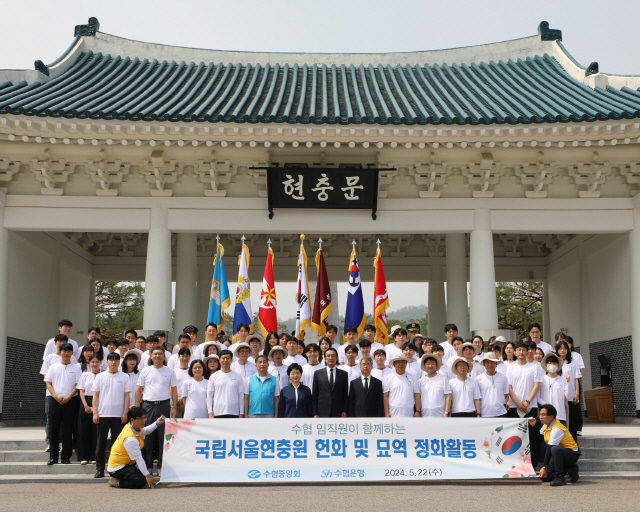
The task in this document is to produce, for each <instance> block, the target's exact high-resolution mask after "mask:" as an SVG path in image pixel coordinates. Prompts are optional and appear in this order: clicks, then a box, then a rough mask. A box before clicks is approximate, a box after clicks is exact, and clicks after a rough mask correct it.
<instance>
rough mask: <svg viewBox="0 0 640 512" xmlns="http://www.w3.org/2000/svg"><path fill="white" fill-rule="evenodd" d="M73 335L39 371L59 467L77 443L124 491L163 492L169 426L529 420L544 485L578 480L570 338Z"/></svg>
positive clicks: (371, 333)
mask: <svg viewBox="0 0 640 512" xmlns="http://www.w3.org/2000/svg"><path fill="white" fill-rule="evenodd" d="M71 328H72V324H71V322H70V321H69V320H61V321H60V322H59V324H58V330H59V334H58V335H57V336H55V337H54V338H52V339H51V340H49V342H47V345H46V347H45V353H44V361H43V364H42V370H41V373H42V375H44V380H45V383H46V387H47V397H46V427H45V428H46V433H47V441H48V446H49V448H48V450H49V452H50V458H49V464H56V463H58V459H59V458H60V462H62V463H63V464H69V463H70V459H71V455H72V445H73V442H74V440H75V442H76V452H77V457H78V461H79V462H80V463H81V464H89V463H93V464H95V465H96V473H95V477H96V478H102V477H104V476H105V469H106V471H107V472H108V473H109V474H110V475H111V477H112V478H111V480H110V481H109V483H110V485H113V486H120V487H130V488H140V487H143V486H145V485H149V486H153V485H154V482H155V479H154V477H153V476H152V475H151V472H152V470H153V464H154V461H157V473H156V477H157V476H159V474H160V471H161V467H162V451H163V450H162V445H163V443H162V439H163V435H164V425H163V423H164V419H165V418H168V417H172V418H176V417H177V418H180V417H185V418H310V417H314V418H330V417H342V418H345V417H387V418H394V417H444V418H450V417H460V418H466V417H473V418H495V417H514V418H515V417H521V418H529V425H530V426H529V439H530V448H531V462H532V464H533V466H534V467H536V466H537V465H538V463H539V462H543V467H542V468H541V471H540V476H541V478H543V479H544V480H548V481H551V482H552V485H563V484H564V483H565V474H567V475H569V478H570V480H571V481H575V480H577V478H578V469H577V464H576V462H577V459H578V457H579V454H580V451H579V448H578V445H577V443H576V440H577V437H578V435H579V433H580V430H581V428H582V426H581V418H582V415H581V412H580V405H579V379H580V377H581V374H580V369H581V368H584V364H583V362H582V358H581V357H580V354H579V353H577V352H575V351H573V340H571V338H570V337H569V336H565V335H564V334H563V333H558V334H557V335H556V339H555V346H554V347H552V346H551V345H549V344H547V343H545V342H544V341H542V340H541V334H542V333H541V328H540V325H538V324H536V323H534V324H532V325H531V326H529V330H528V331H529V336H527V337H526V338H524V339H522V340H521V341H519V342H517V343H512V342H507V341H506V340H505V339H504V338H503V337H501V336H498V337H492V338H491V339H489V340H488V346H487V348H486V351H485V340H484V339H483V338H482V337H480V336H475V337H473V338H472V339H469V340H466V341H465V340H464V339H463V338H461V337H459V336H458V332H457V331H458V329H457V327H456V326H455V325H454V324H447V325H446V326H445V329H444V334H445V336H446V340H444V341H442V342H440V343H439V342H437V341H436V340H434V339H431V338H427V337H424V336H422V335H421V334H420V326H419V325H418V324H415V323H412V324H409V325H407V326H406V328H403V327H402V326H399V325H396V326H393V327H392V328H391V331H390V335H389V344H388V345H382V344H380V343H378V342H376V341H375V333H376V329H375V327H374V326H373V325H367V326H365V328H364V332H363V336H362V338H361V339H359V333H358V329H357V328H356V327H354V326H349V327H347V328H346V329H345V339H346V342H345V343H344V344H341V345H338V344H337V343H335V338H336V337H337V334H338V329H337V327H335V326H333V325H331V326H329V327H328V329H327V335H326V336H322V337H320V338H319V340H318V343H310V344H306V345H305V343H304V342H303V341H300V340H298V339H296V338H295V337H293V336H290V335H288V334H286V333H285V334H278V333H277V332H270V333H268V335H267V336H266V339H265V338H263V337H262V336H261V335H259V334H255V333H253V334H252V333H250V326H249V325H247V324H240V325H239V326H238V328H237V333H236V334H237V341H236V342H235V343H232V344H230V343H225V340H224V339H223V336H221V335H220V333H219V332H218V328H217V326H216V325H215V324H213V323H210V324H209V325H207V327H206V330H205V340H204V342H203V343H200V344H198V343H197V338H198V333H199V331H198V329H197V328H196V327H195V326H187V327H185V328H184V329H183V332H182V334H180V335H179V337H178V340H177V344H176V346H175V347H174V349H173V353H172V352H169V351H168V350H167V349H166V348H165V333H164V332H162V331H157V332H155V333H154V334H153V335H151V336H148V337H146V338H144V337H141V336H138V334H137V333H136V332H135V331H134V330H133V329H130V330H128V331H126V332H125V336H124V338H122V339H120V340H118V341H117V342H114V341H107V342H106V343H105V344H104V346H103V345H102V343H101V341H100V338H101V333H100V330H99V329H98V328H95V327H92V328H91V329H90V330H89V334H88V342H87V343H86V344H85V345H84V346H83V347H79V345H78V344H77V343H76V342H75V341H74V340H72V339H70V338H69V337H68V336H69V334H70V331H71ZM145 349H146V351H145ZM109 433H110V434H111V439H112V441H113V445H112V447H111V452H110V458H109V460H108V463H107V464H106V465H105V450H106V444H107V438H108V435H109ZM143 438H144V439H143ZM60 440H61V441H62V451H61V452H60V450H59V442H60ZM570 440H571V441H570ZM544 450H546V452H545V453H543V451H544Z"/></svg>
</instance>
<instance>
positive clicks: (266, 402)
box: [244, 356, 280, 418]
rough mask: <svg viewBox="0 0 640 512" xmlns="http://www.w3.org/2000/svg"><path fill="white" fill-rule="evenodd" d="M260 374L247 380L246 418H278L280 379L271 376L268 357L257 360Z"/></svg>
mask: <svg viewBox="0 0 640 512" xmlns="http://www.w3.org/2000/svg"><path fill="white" fill-rule="evenodd" d="M255 364H256V369H257V370H258V373H256V374H254V375H251V376H250V377H247V378H246V379H245V384H244V416H245V418H277V417H278V402H279V401H280V382H279V379H277V378H275V377H274V376H273V375H271V374H270V373H269V372H268V370H269V359H268V358H267V356H258V357H257V358H256V363H255Z"/></svg>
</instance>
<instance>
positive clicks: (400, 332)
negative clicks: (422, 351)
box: [384, 325, 407, 367]
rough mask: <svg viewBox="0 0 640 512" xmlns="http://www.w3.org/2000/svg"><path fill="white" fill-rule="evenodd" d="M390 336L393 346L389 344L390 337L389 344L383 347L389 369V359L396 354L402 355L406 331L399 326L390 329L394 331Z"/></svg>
mask: <svg viewBox="0 0 640 512" xmlns="http://www.w3.org/2000/svg"><path fill="white" fill-rule="evenodd" d="M394 328H395V330H393V332H392V334H391V336H393V344H391V337H390V340H389V344H388V345H387V346H386V347H384V349H385V351H386V353H387V366H389V367H391V359H393V358H394V356H395V355H396V354H402V347H403V346H404V344H405V343H406V342H407V331H406V329H403V328H402V327H400V326H399V325H397V326H394V327H392V329H394Z"/></svg>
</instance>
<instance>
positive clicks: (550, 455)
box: [529, 404, 582, 487]
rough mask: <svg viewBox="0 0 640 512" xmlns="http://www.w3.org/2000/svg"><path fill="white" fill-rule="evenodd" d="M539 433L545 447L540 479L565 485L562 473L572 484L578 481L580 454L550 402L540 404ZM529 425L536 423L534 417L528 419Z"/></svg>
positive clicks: (553, 483) (555, 485) (556, 484)
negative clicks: (540, 426)
mask: <svg viewBox="0 0 640 512" xmlns="http://www.w3.org/2000/svg"><path fill="white" fill-rule="evenodd" d="M539 409H540V422H541V423H542V428H541V429H540V435H541V436H542V438H543V439H544V442H545V444H546V445H547V449H546V452H545V456H544V462H543V463H542V468H541V469H540V479H541V480H542V481H543V482H551V486H552V487H557V486H561V485H565V484H566V481H565V479H564V475H565V474H568V475H569V481H570V482H571V483H572V484H573V483H576V482H577V481H578V478H579V473H578V472H579V468H578V459H579V458H580V456H581V455H582V454H581V452H580V448H579V447H578V444H577V443H576V441H575V439H574V438H573V437H572V436H571V434H570V433H569V430H567V427H565V426H564V425H563V424H562V422H560V421H559V420H558V418H557V415H558V411H557V410H556V408H555V407H554V406H553V405H552V404H542V405H540V408H539ZM529 425H530V426H531V427H533V426H535V425H536V420H535V418H531V419H530V420H529Z"/></svg>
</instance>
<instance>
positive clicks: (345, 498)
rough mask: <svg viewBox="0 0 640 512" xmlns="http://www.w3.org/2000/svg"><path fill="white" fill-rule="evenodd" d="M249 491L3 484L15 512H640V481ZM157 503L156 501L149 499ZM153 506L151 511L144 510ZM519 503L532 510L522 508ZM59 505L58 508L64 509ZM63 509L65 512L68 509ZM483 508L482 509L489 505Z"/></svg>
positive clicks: (1, 494)
mask: <svg viewBox="0 0 640 512" xmlns="http://www.w3.org/2000/svg"><path fill="white" fill-rule="evenodd" d="M248 487H249V486H234V487H218V486H205V485H186V484H170V485H160V486H158V487H157V488H156V489H153V490H150V489H145V490H139V491H133V490H124V489H112V488H110V487H108V485H107V484H106V481H105V484H104V486H102V485H100V486H98V485H96V486H93V485H92V486H90V487H86V486H80V487H78V486H77V485H73V484H42V483H40V484H35V485H25V484H6V485H2V486H0V503H1V504H2V505H1V506H0V508H1V509H2V510H6V511H11V512H22V511H24V512H33V511H37V510H64V511H65V512H86V511H87V510H101V509H102V510H109V509H111V508H112V506H113V504H114V503H116V504H117V503H119V504H120V505H119V508H121V509H122V510H126V509H128V508H129V507H128V506H127V505H126V503H127V502H128V500H129V499H133V500H135V501H132V502H131V506H132V507H133V509H140V508H141V507H142V508H144V509H147V510H154V511H160V510H170V511H171V512H182V511H185V512H187V511H188V512H192V511H193V510H198V509H200V510H216V511H226V510H248V511H250V510H260V512H268V511H278V512H280V511H286V512H293V511H298V510H300V511H302V510H305V511H309V510H313V511H316V510H330V511H333V512H335V511H336V505H338V509H340V510H349V511H360V510H363V511H367V512H376V511H388V510H397V511H400V510H425V509H427V508H430V507H432V506H434V505H435V506H436V508H437V509H438V510H447V511H451V512H455V511H464V512H468V511H469V510H474V509H477V508H478V507H479V506H482V504H484V505H486V507H488V509H489V510H491V512H499V511H503V510H504V511H513V510H553V511H554V512H563V511H570V512H577V511H582V510H589V512H598V511H606V512H617V511H624V512H627V511H630V510H638V503H639V502H640V481H638V480H624V481H620V480H598V481H579V482H578V483H576V484H574V485H571V484H567V485H566V486H564V487H558V488H555V487H549V485H548V484H544V485H540V484H538V483H529V482H527V483H518V482H509V483H506V482H505V483H502V482H501V483H493V482H492V483H469V482H466V483H463V484H427V485H424V484H420V485H382V486H377V487H374V486H373V485H360V486H327V485H317V486H287V487H285V486H278V487H254V488H252V489H251V490H249V489H248ZM151 497H153V501H152V502H151V501H149V498H151ZM144 503H147V505H144ZM519 504H529V506H527V507H522V506H520V505H519ZM57 506H59V507H60V508H58V507H57ZM63 507H64V508H63ZM483 508H484V507H483Z"/></svg>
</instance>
